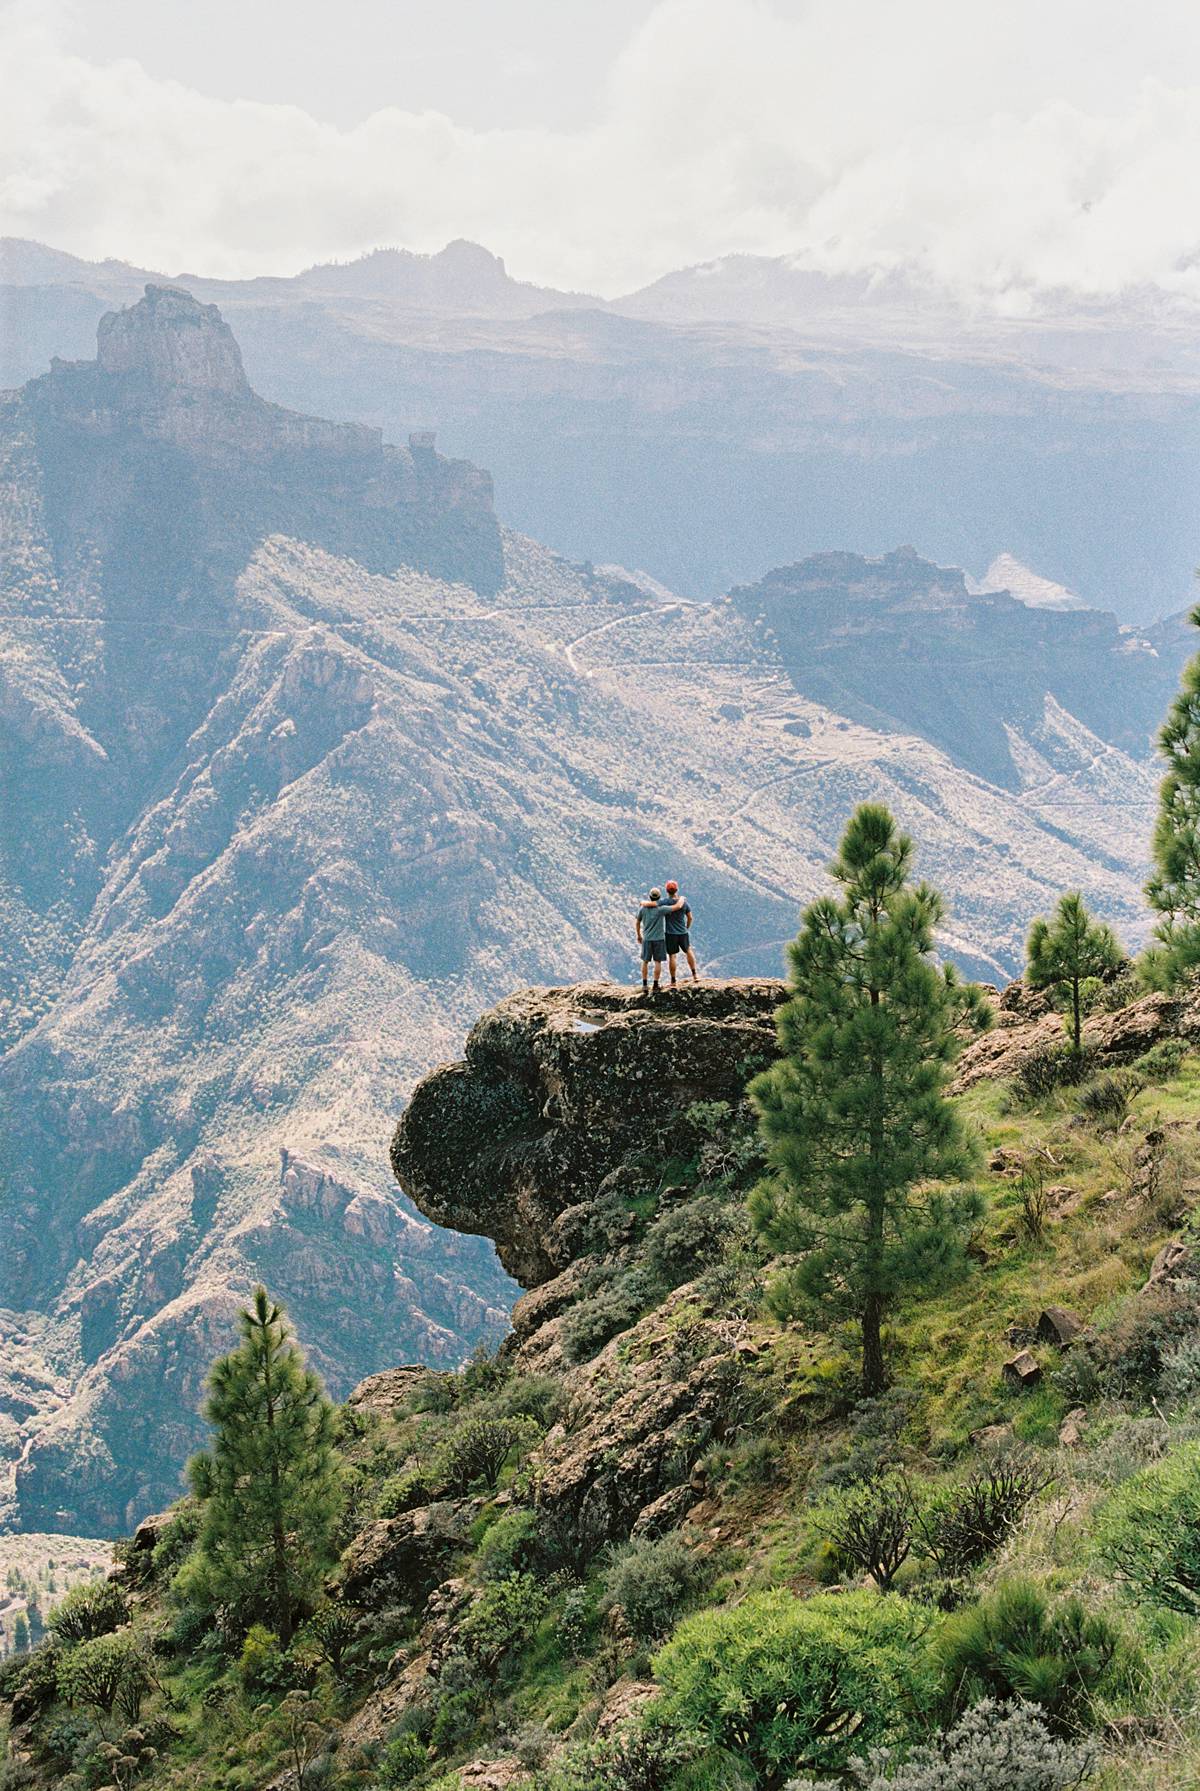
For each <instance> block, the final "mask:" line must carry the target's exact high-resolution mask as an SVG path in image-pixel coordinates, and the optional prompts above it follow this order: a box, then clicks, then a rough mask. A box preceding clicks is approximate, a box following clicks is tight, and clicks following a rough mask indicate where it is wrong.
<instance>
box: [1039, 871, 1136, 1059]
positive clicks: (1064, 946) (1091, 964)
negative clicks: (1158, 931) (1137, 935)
mask: <svg viewBox="0 0 1200 1791" xmlns="http://www.w3.org/2000/svg"><path fill="white" fill-rule="evenodd" d="M1025 956H1026V964H1025V981H1026V982H1027V983H1028V984H1029V986H1030V988H1031V989H1065V990H1067V991H1069V993H1070V999H1071V1048H1072V1050H1073V1051H1074V1052H1075V1053H1076V1055H1077V1056H1078V1054H1079V1052H1080V1050H1081V1049H1082V1025H1083V1015H1082V1005H1081V1001H1080V994H1079V990H1080V985H1081V983H1083V982H1085V981H1086V980H1087V978H1088V977H1090V976H1107V975H1110V974H1111V973H1112V972H1113V971H1114V970H1116V969H1117V968H1118V966H1119V965H1120V964H1122V963H1123V962H1124V958H1125V954H1124V952H1123V951H1122V950H1121V947H1120V945H1119V944H1118V943H1117V937H1116V934H1115V933H1114V932H1113V930H1112V928H1111V927H1110V926H1106V925H1105V923H1104V922H1103V921H1102V920H1093V919H1092V917H1091V915H1090V914H1089V913H1088V911H1087V909H1086V908H1085V907H1084V905H1083V897H1082V896H1081V895H1080V893H1079V891H1078V890H1077V889H1070V890H1068V891H1067V893H1066V895H1064V896H1060V897H1059V901H1058V906H1057V907H1056V908H1055V910H1054V913H1053V915H1052V916H1051V918H1050V919H1049V920H1047V919H1045V917H1044V916H1039V917H1038V919H1037V920H1035V921H1034V923H1033V925H1032V926H1031V927H1030V929H1029V939H1028V942H1027V944H1026V947H1025Z"/></svg>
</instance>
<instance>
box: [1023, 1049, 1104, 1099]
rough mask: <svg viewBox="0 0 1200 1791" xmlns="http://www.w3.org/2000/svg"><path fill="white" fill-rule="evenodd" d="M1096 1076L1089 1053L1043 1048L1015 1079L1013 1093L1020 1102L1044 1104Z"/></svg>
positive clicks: (1032, 1053)
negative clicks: (1064, 1089)
mask: <svg viewBox="0 0 1200 1791" xmlns="http://www.w3.org/2000/svg"><path fill="white" fill-rule="evenodd" d="M1091 1073H1092V1059H1091V1057H1090V1055H1089V1053H1088V1052H1087V1051H1086V1050H1084V1051H1079V1052H1076V1051H1073V1050H1072V1049H1071V1047H1070V1045H1042V1046H1041V1047H1039V1049H1038V1050H1036V1051H1031V1052H1030V1053H1029V1055H1028V1057H1026V1058H1025V1059H1024V1060H1023V1062H1022V1063H1021V1065H1020V1066H1019V1068H1018V1069H1017V1072H1016V1074H1015V1075H1014V1077H1013V1079H1012V1090H1013V1094H1014V1096H1015V1097H1016V1099H1017V1100H1018V1101H1023V1102H1029V1103H1034V1102H1037V1101H1044V1100H1045V1099H1046V1097H1047V1096H1048V1095H1052V1094H1053V1093H1054V1091H1055V1090H1056V1089H1059V1088H1075V1087H1077V1086H1078V1085H1079V1083H1081V1082H1086V1080H1087V1078H1088V1077H1089V1076H1090V1075H1091Z"/></svg>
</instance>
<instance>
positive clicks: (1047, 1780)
mask: <svg viewBox="0 0 1200 1791" xmlns="http://www.w3.org/2000/svg"><path fill="white" fill-rule="evenodd" d="M1099 1757H1100V1755H1099V1749H1098V1748H1097V1747H1096V1746H1095V1745H1094V1744H1093V1743H1091V1742H1087V1741H1064V1740H1063V1739H1062V1737H1061V1736H1058V1735H1053V1734H1051V1732H1050V1730H1049V1728H1048V1727H1047V1726H1046V1722H1045V1719H1044V1718H1043V1716H1042V1715H1041V1713H1040V1712H1039V1711H1038V1709H1037V1708H1036V1706H1034V1705H1032V1704H1007V1705H1006V1704H995V1703H993V1701H992V1700H991V1699H990V1698H985V1699H984V1700H983V1701H982V1702H981V1703H979V1704H976V1705H975V1707H974V1709H972V1710H968V1712H967V1713H966V1715H965V1716H963V1717H960V1718H959V1720H958V1722H957V1723H955V1725H954V1727H953V1728H952V1729H950V1730H949V1731H948V1732H947V1733H946V1734H944V1735H939V1736H937V1737H936V1738H935V1739H934V1740H933V1741H931V1742H928V1743H926V1744H925V1745H924V1746H922V1747H918V1748H914V1749H913V1751H912V1753H910V1754H909V1755H908V1756H907V1758H904V1759H897V1758H896V1756H895V1755H894V1753H892V1751H891V1750H889V1749H887V1748H880V1749H877V1750H876V1751H875V1752H874V1753H872V1755H871V1756H870V1758H869V1759H868V1760H855V1761H854V1762H853V1764H852V1768H851V1771H850V1774H849V1778H848V1780H844V1781H842V1782H841V1784H834V1783H833V1782H831V1781H830V1780H828V1779H826V1780H823V1781H821V1782H820V1783H819V1784H818V1783H817V1782H816V1781H815V1780H813V1779H793V1780H792V1781H791V1783H790V1784H789V1785H787V1786H786V1787H785V1791H1077V1788H1078V1787H1081V1786H1082V1785H1084V1784H1085V1783H1086V1781H1087V1780H1088V1779H1089V1778H1090V1777H1091V1775H1092V1773H1093V1772H1094V1770H1095V1768H1096V1766H1097V1764H1098V1763H1099Z"/></svg>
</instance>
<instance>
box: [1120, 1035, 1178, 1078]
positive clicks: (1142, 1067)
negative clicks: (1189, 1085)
mask: <svg viewBox="0 0 1200 1791" xmlns="http://www.w3.org/2000/svg"><path fill="white" fill-rule="evenodd" d="M1187 1054H1188V1046H1187V1044H1186V1043H1185V1042H1184V1040H1183V1039H1160V1040H1159V1041H1158V1043H1157V1045H1151V1047H1150V1049H1149V1050H1148V1051H1143V1052H1142V1055H1141V1056H1140V1057H1139V1058H1138V1059H1137V1061H1136V1062H1135V1064H1134V1066H1133V1067H1134V1069H1136V1070H1139V1071H1140V1072H1141V1074H1142V1075H1143V1076H1144V1077H1145V1078H1146V1080H1147V1082H1166V1081H1168V1080H1169V1079H1170V1077H1172V1076H1177V1075H1178V1074H1179V1072H1180V1070H1181V1069H1182V1068H1183V1060H1184V1058H1185V1057H1186V1056H1187Z"/></svg>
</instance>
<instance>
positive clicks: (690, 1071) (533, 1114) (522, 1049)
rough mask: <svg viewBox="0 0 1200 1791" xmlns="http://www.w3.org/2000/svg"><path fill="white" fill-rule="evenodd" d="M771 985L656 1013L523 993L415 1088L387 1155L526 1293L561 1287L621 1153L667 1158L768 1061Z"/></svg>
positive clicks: (685, 998)
mask: <svg viewBox="0 0 1200 1791" xmlns="http://www.w3.org/2000/svg"><path fill="white" fill-rule="evenodd" d="M785 993H786V991H785V988H784V985H783V984H782V983H780V982H775V981H773V980H768V979H762V980H748V979H747V980H731V981H720V982H705V983H700V984H697V985H690V984H689V985H687V986H681V987H680V988H678V989H674V990H667V991H664V992H663V993H662V994H661V995H659V996H658V997H657V998H656V999H654V1000H652V1001H647V1000H645V999H644V998H643V997H642V995H641V993H640V991H638V990H637V989H631V988H622V987H620V986H619V985H618V984H615V983H581V984H577V985H575V986H574V987H571V988H563V989H524V990H521V991H520V992H519V993H518V994H515V995H510V996H509V997H508V998H507V999H506V1000H504V1001H502V1002H500V1003H499V1005H498V1006H497V1007H494V1008H493V1009H492V1010H491V1012H490V1013H487V1014H485V1015H484V1016H483V1017H482V1019H480V1020H479V1021H478V1022H477V1023H476V1025H475V1026H474V1027H473V1028H472V1030H471V1033H470V1035H469V1037H468V1039H467V1048H466V1056H465V1058H464V1060H463V1061H462V1062H461V1063H454V1064H446V1065H443V1067H442V1068H440V1069H437V1070H435V1071H434V1072H433V1073H432V1074H431V1075H429V1076H426V1077H425V1079H424V1080H423V1081H422V1082H420V1083H418V1085H417V1087H416V1088H415V1089H414V1091H413V1095H412V1098H411V1100H410V1102H409V1105H408V1108H407V1110H406V1112H405V1114H404V1117H403V1119H402V1120H401V1121H400V1124H399V1126H398V1128H397V1130H396V1135H395V1139H394V1141H393V1144H392V1167H393V1169H394V1171H395V1174H396V1179H397V1181H398V1182H399V1183H400V1185H401V1187H402V1188H403V1189H404V1191H405V1193H406V1194H407V1195H408V1196H409V1198H410V1199H411V1200H412V1201H413V1202H414V1203H415V1204H416V1205H417V1206H418V1207H419V1208H420V1210H421V1211H422V1212H423V1213H425V1214H426V1216H427V1217H428V1218H431V1219H434V1220H436V1221H437V1222H438V1223H439V1224H441V1225H449V1226H452V1227H454V1229H455V1230H457V1231H465V1232H472V1233H476V1234H479V1235H482V1236H485V1237H490V1238H492V1239H493V1240H494V1242H495V1244H496V1248H497V1251H498V1253H499V1256H500V1260H501V1262H502V1263H503V1264H504V1266H505V1268H506V1269H507V1270H508V1271H509V1273H510V1274H512V1275H514V1276H515V1277H516V1279H517V1280H518V1281H520V1282H521V1283H522V1284H523V1285H524V1286H525V1287H536V1286H539V1285H540V1284H541V1283H542V1282H545V1281H547V1280H549V1279H551V1278H552V1277H553V1276H555V1275H557V1274H560V1273H561V1272H562V1270H563V1269H565V1268H566V1267H567V1266H568V1264H569V1263H570V1262H571V1260H572V1258H573V1256H574V1255H575V1245H574V1242H573V1239H574V1236H575V1234H576V1232H577V1231H578V1226H577V1225H575V1224H573V1222H572V1216H573V1215H575V1216H578V1215H579V1214H580V1213H581V1211H586V1208H587V1206H588V1203H589V1202H591V1201H592V1200H593V1199H594V1197H595V1196H596V1195H597V1193H598V1192H599V1190H600V1188H601V1184H602V1183H603V1181H604V1179H605V1177H606V1176H608V1175H610V1174H612V1173H613V1171H615V1170H616V1169H617V1168H618V1166H619V1165H620V1164H621V1162H622V1160H623V1159H624V1158H625V1156H626V1155H627V1153H628V1152H630V1151H631V1150H637V1149H643V1150H647V1151H650V1152H655V1151H657V1152H658V1153H659V1155H660V1157H661V1159H662V1160H664V1161H665V1160H667V1159H668V1158H669V1157H670V1155H671V1141H672V1134H673V1131H674V1130H675V1129H677V1125H678V1120H679V1116H680V1115H681V1114H682V1112H683V1110H684V1109H685V1108H686V1107H687V1106H688V1105H689V1104H690V1103H692V1102H694V1101H712V1100H729V1101H733V1100H737V1099H738V1098H739V1097H740V1095H741V1092H742V1090H743V1088H744V1086H745V1083H746V1080H747V1078H748V1076H749V1075H750V1074H752V1073H753V1072H754V1070H756V1069H757V1068H759V1067H761V1066H762V1065H764V1064H765V1063H767V1062H768V1061H769V1060H770V1058H771V1057H772V1056H773V1054H774V1049H775V1025H774V1014H775V1009H776V1008H777V1007H778V1006H779V1004H780V1002H781V1001H782V1000H783V998H784V995H785Z"/></svg>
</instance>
